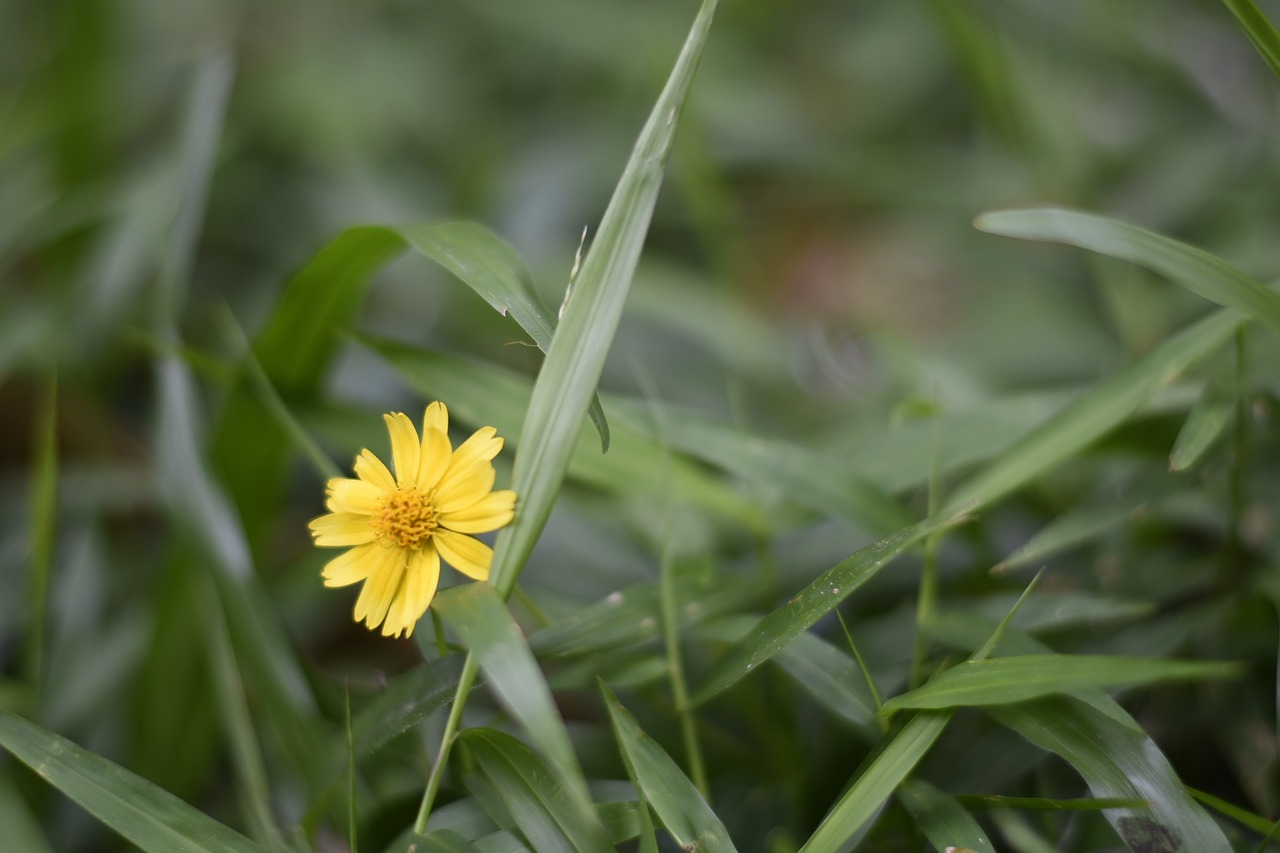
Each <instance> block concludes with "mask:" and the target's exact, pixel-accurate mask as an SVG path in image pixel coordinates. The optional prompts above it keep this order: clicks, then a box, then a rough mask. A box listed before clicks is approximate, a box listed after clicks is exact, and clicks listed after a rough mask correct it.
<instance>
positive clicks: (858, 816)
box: [800, 711, 952, 853]
mask: <svg viewBox="0 0 1280 853" xmlns="http://www.w3.org/2000/svg"><path fill="white" fill-rule="evenodd" d="M951 714H952V712H951V711H925V712H922V713H920V714H917V715H916V716H915V717H912V718H911V720H910V721H909V722H908V723H907V724H906V725H905V726H903V728H902V729H901V731H899V732H898V733H897V734H895V735H894V736H893V739H892V740H891V741H889V744H888V745H887V746H886V747H885V748H884V750H883V751H882V752H881V753H880V754H879V755H877V756H876V757H875V759H874V760H873V761H872V762H871V763H870V764H869V765H868V766H867V767H866V768H865V770H863V772H862V773H861V774H859V775H858V777H857V781H856V782H855V783H854V785H853V787H852V788H850V789H849V791H848V792H847V793H846V794H845V795H844V796H843V797H841V798H840V801H839V802H838V803H836V805H835V807H834V808H832V810H831V811H830V812H828V813H827V816H826V817H825V818H823V820H822V823H821V824H819V825H818V828H817V830H816V831H815V832H814V833H813V835H811V836H810V837H809V840H808V841H806V842H805V843H804V846H803V847H801V848H800V853H835V851H838V850H846V849H848V847H847V844H848V842H849V840H850V839H852V838H855V837H857V836H858V834H859V833H861V832H862V831H863V830H864V829H865V827H866V825H867V822H868V821H870V820H871V818H873V817H874V816H875V814H876V812H878V811H879V810H880V807H881V806H882V805H883V804H884V802H885V800H887V799H889V797H891V796H892V795H893V792H894V790H895V789H896V788H897V787H898V785H899V784H901V782H902V780H903V779H905V778H907V774H908V773H910V772H911V769H912V768H913V767H915V766H916V765H917V764H919V763H920V759H922V758H924V755H925V753H926V752H928V751H929V748H930V747H932V746H933V744H934V742H935V741H937V739H938V738H939V737H940V736H941V735H942V731H943V729H945V728H946V727H947V723H949V722H950V721H951Z"/></svg>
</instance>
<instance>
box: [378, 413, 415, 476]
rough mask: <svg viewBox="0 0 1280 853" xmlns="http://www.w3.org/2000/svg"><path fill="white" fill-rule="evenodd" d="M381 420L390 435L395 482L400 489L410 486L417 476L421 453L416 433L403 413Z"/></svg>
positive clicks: (393, 414) (386, 416) (384, 416)
mask: <svg viewBox="0 0 1280 853" xmlns="http://www.w3.org/2000/svg"><path fill="white" fill-rule="evenodd" d="M382 419H383V420H384V421H386V422H387V432H389V433H390V434H391V464H392V465H393V466H394V467H395V469H396V482H397V483H398V484H399V485H400V486H401V487H404V486H412V485H413V481H414V479H415V478H416V477H417V476H418V457H419V456H420V455H421V453H422V445H421V443H419V441H418V431H417V430H416V429H414V428H413V421H411V420H409V418H408V417H407V416H405V414H404V413H403V412H392V413H391V414H389V415H383V416H382Z"/></svg>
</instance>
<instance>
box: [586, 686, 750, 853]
mask: <svg viewBox="0 0 1280 853" xmlns="http://www.w3.org/2000/svg"><path fill="white" fill-rule="evenodd" d="M600 690H601V692H602V693H603V694H604V701H605V706H606V707H607V708H608V709H609V719H610V720H611V721H612V723H613V733H614V737H616V738H617V741H618V747H619V749H620V752H621V754H622V760H623V762H624V763H625V764H626V765H627V774H628V775H629V776H630V777H631V781H632V782H634V783H635V786H636V788H638V789H639V790H641V791H642V792H643V794H644V797H645V799H647V800H648V801H649V805H650V806H652V807H653V810H654V812H655V813H656V814H657V815H658V819H659V820H661V821H662V824H663V825H664V826H665V827H666V828H667V831H668V832H670V833H671V835H672V837H673V838H675V840H676V843H677V844H679V845H681V846H682V847H684V849H686V850H693V849H697V850H699V851H705V853H734V851H735V850H736V848H735V847H734V846H733V842H732V841H731V840H730V838H729V831H728V830H727V829H725V827H724V824H722V823H721V822H720V819H719V818H718V817H716V814H715V812H713V811H712V810H711V807H710V806H708V805H707V801H706V800H704V799H703V798H702V795H701V794H700V793H698V789H697V788H695V787H694V786H693V783H692V782H690V781H689V778H688V777H687V776H685V775H684V773H682V772H681V771H680V768H679V767H678V766H677V765H676V763H675V761H673V760H672V759H671V756H669V755H667V753H666V752H665V751H664V750H663V749H662V747H661V746H659V745H658V743H657V742H656V741H655V740H653V738H650V737H648V736H646V735H645V733H644V732H643V731H641V730H640V726H639V725H638V724H637V723H636V721H635V718H634V717H632V716H631V714H630V713H628V712H627V710H626V709H625V708H623V707H622V705H620V704H619V703H618V698H617V697H616V696H614V695H613V691H611V690H610V689H609V688H608V686H607V685H605V684H603V683H601V685H600Z"/></svg>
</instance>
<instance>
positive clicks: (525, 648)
mask: <svg viewBox="0 0 1280 853" xmlns="http://www.w3.org/2000/svg"><path fill="white" fill-rule="evenodd" d="M432 606H433V607H435V608H436V610H437V611H438V612H439V613H440V615H441V616H442V617H443V618H444V620H445V622H447V623H448V624H449V626H450V627H451V628H453V629H454V630H455V631H457V632H458V635H459V637H461V639H462V642H463V643H464V644H465V645H466V647H467V648H468V649H469V650H470V652H471V654H473V655H474V656H475V657H476V659H477V660H478V661H479V664H480V669H481V670H482V671H483V672H484V674H485V676H486V678H487V680H488V683H489V686H490V687H491V688H492V690H493V692H494V693H495V694H496V695H497V696H498V698H499V700H501V702H502V704H503V705H504V706H505V707H506V708H507V710H508V711H509V712H510V713H511V715H512V716H513V717H515V718H516V719H517V720H519V721H520V723H521V724H522V725H523V726H524V728H525V730H526V731H527V732H528V733H529V737H530V739H531V740H532V741H533V742H534V744H535V745H537V747H538V749H539V751H540V752H541V753H542V754H543V756H545V757H546V759H547V760H548V761H549V762H550V764H551V766H552V767H554V768H555V770H556V777H557V778H558V779H559V782H560V785H562V786H563V787H564V788H565V790H566V792H567V795H568V797H569V801H570V802H572V803H573V805H574V807H575V808H576V809H577V814H576V820H577V822H578V823H579V824H580V825H581V826H582V827H583V830H582V831H583V832H585V833H588V834H589V835H590V836H591V837H592V838H594V839H596V840H597V841H601V842H603V843H605V844H606V845H607V841H605V838H604V833H603V830H601V829H600V826H599V823H598V821H597V820H596V815H595V811H594V810H593V809H592V807H591V796H590V794H589V793H588V791H587V783H586V779H585V778H584V777H583V775H582V769H581V767H579V766H578V759H577V756H576V755H574V752H573V746H572V745H571V744H570V743H569V734H568V732H567V731H566V730H565V727H564V722H563V721H562V720H561V719H560V715H559V713H558V712H557V711H556V706H555V701H554V700H553V699H552V698H551V690H550V688H548V687H547V682H546V679H544V678H543V676H542V671H541V670H540V669H539V668H538V663H537V661H536V660H534V657H533V652H531V651H530V650H529V645H528V643H526V642H525V639H524V635H523V634H522V633H521V632H520V628H519V626H517V625H516V623H515V621H514V620H513V619H512V618H511V613H510V612H509V611H508V610H507V606H506V604H505V603H504V602H503V600H502V598H501V597H500V596H499V594H498V592H497V590H495V589H494V588H493V587H492V586H490V585H488V584H483V583H473V584H466V585H464V586H459V587H454V588H452V589H449V590H446V591H445V592H443V593H441V594H440V595H439V596H437V597H436V599H435V601H434V602H433V604H432Z"/></svg>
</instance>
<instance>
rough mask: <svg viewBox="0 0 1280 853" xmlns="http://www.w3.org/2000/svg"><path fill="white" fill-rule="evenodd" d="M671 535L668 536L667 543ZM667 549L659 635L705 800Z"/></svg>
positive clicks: (704, 777) (696, 781) (682, 728)
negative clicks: (681, 654)
mask: <svg viewBox="0 0 1280 853" xmlns="http://www.w3.org/2000/svg"><path fill="white" fill-rule="evenodd" d="M669 541H670V537H669V536H668V542H669ZM671 562H672V561H671V555H670V548H669V547H664V548H663V549H662V567H661V583H660V586H661V590H662V635H663V641H664V643H665V645H666V649H667V674H668V675H669V676H670V677H671V697H672V699H674V700H675V705H676V711H677V713H678V714H679V715H680V732H681V734H682V735H683V736H684V751H685V754H686V755H687V756H688V759H689V776H690V778H691V779H692V781H693V784H694V785H695V786H696V787H697V789H698V791H699V792H700V793H701V794H702V796H703V798H704V799H709V798H710V793H709V791H710V789H709V787H708V785H707V771H706V768H705V767H704V765H703V762H702V745H701V743H700V742H699V740H698V728H697V720H695V719H694V716H693V709H692V708H690V707H689V690H688V687H687V685H686V684H685V681H684V664H683V662H682V661H681V658H680V632H679V624H678V622H677V617H676V592H675V578H674V572H673V571H672V568H671Z"/></svg>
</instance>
